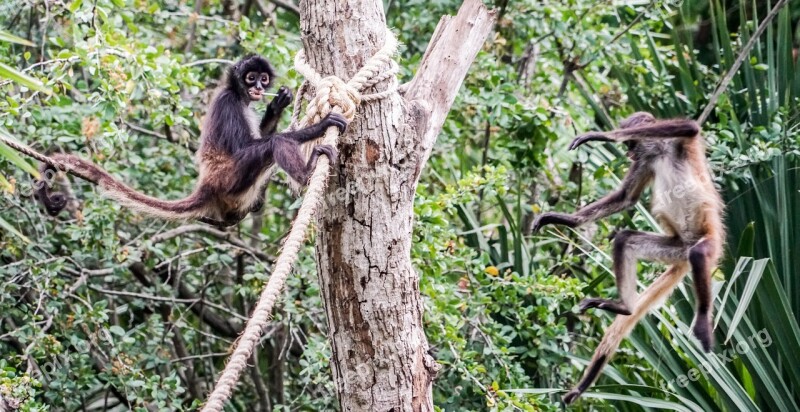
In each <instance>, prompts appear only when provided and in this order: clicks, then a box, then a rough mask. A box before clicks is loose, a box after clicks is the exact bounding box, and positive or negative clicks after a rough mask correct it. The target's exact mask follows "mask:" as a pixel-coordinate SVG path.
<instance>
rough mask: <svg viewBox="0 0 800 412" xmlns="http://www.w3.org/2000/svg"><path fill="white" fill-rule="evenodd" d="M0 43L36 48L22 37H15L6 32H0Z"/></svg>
mask: <svg viewBox="0 0 800 412" xmlns="http://www.w3.org/2000/svg"><path fill="white" fill-rule="evenodd" d="M0 41H4V42H8V43H16V44H21V45H23V46H29V47H33V46H36V45H35V44H34V43H33V42H31V41H30V40H25V39H23V38H22V37H17V36H15V35H13V34H11V33H9V32H7V31H3V30H0Z"/></svg>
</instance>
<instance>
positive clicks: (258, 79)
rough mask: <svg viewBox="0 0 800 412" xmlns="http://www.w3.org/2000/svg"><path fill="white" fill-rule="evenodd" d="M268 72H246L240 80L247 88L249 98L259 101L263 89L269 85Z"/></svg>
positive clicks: (262, 95) (262, 94)
mask: <svg viewBox="0 0 800 412" xmlns="http://www.w3.org/2000/svg"><path fill="white" fill-rule="evenodd" d="M269 80H270V77H269V73H267V72H261V73H259V72H255V71H253V72H247V74H245V75H244V78H243V79H242V81H243V82H244V86H245V88H246V89H247V94H248V95H249V96H250V100H252V101H259V100H261V98H262V97H264V90H266V89H267V87H268V86H269Z"/></svg>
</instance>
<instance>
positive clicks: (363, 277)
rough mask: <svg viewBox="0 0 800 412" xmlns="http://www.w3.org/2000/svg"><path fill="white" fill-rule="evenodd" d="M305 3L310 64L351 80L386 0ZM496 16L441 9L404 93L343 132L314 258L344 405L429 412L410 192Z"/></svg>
mask: <svg viewBox="0 0 800 412" xmlns="http://www.w3.org/2000/svg"><path fill="white" fill-rule="evenodd" d="M300 10H301V28H302V35H303V45H304V48H305V53H306V56H307V59H308V62H309V63H310V64H311V66H312V67H314V68H315V69H316V70H317V72H319V73H320V74H322V75H323V76H326V75H335V76H338V77H340V78H342V79H344V80H347V79H349V78H350V77H351V76H353V75H354V74H355V73H356V72H357V71H358V70H359V69H360V68H361V67H362V65H363V64H364V62H365V61H366V60H367V59H368V58H369V57H371V56H372V55H373V54H374V53H375V52H376V51H377V50H379V49H380V48H381V46H382V45H383V44H384V37H385V27H386V22H385V20H384V10H383V3H382V1H380V0H302V1H301V3H300ZM493 17H494V14H493V13H492V12H489V11H487V10H486V8H485V7H484V6H483V5H482V4H481V3H480V1H479V0H467V1H466V2H465V3H464V6H462V9H461V11H460V12H459V15H458V16H456V17H455V18H450V17H449V16H446V17H445V18H443V19H442V21H441V22H440V23H439V26H438V27H437V29H436V33H434V35H433V40H432V41H431V45H430V46H429V48H428V51H427V52H426V55H425V57H424V58H423V61H422V63H421V65H420V69H419V72H418V74H417V76H416V77H415V79H414V80H413V81H412V82H411V83H410V84H409V85H407V87H404V90H405V96H401V95H400V94H395V95H393V96H391V97H389V98H386V99H383V100H379V101H374V102H367V103H364V104H362V105H361V107H360V108H359V112H358V114H357V116H356V119H355V120H354V121H353V122H352V123H351V124H350V126H349V129H348V132H347V133H346V134H345V135H344V136H342V137H341V138H340V141H339V164H338V166H337V168H336V169H335V170H334V173H333V175H332V176H331V178H330V180H329V186H328V192H327V196H326V198H325V201H324V206H323V209H322V210H321V213H320V216H319V230H318V232H317V262H318V264H317V265H318V272H319V278H320V286H321V290H322V295H323V300H324V303H325V308H326V312H327V316H328V327H329V337H330V341H331V347H332V352H333V354H332V355H333V356H332V359H331V368H332V372H333V377H334V381H335V383H336V389H337V393H338V396H339V402H340V404H341V407H342V410H343V411H390V410H391V411H432V410H433V402H432V394H431V393H432V391H431V387H432V385H431V383H432V381H433V378H434V377H435V375H436V371H437V370H438V365H437V364H436V362H435V360H434V359H433V358H432V357H431V356H430V355H429V354H428V342H427V339H426V337H425V333H424V331H423V328H422V299H421V297H420V293H419V277H418V275H417V273H416V272H415V271H414V268H413V267H412V265H411V234H412V226H413V222H414V214H413V202H414V192H415V190H416V187H417V181H418V179H419V175H420V172H421V170H422V168H423V167H424V164H425V162H426V160H427V158H428V156H429V154H430V149H431V147H432V146H433V143H434V141H435V139H436V135H438V132H439V130H441V126H442V123H443V122H444V118H445V116H446V114H447V111H448V110H449V108H450V105H451V104H452V102H453V99H454V98H455V95H456V92H457V91H458V88H459V87H460V85H461V82H462V81H463V78H464V76H465V75H466V71H467V68H468V67H469V65H470V64H471V63H472V60H474V58H475V55H476V54H477V52H478V50H479V49H480V46H481V45H482V44H483V41H484V39H485V38H486V36H487V35H488V33H489V31H490V30H491V27H492V23H493ZM388 84H389V83H388V81H386V82H383V83H382V84H379V85H377V86H376V87H375V90H368V91H366V93H371V92H374V91H382V90H385V89H386V88H387V87H388ZM404 99H405V101H404Z"/></svg>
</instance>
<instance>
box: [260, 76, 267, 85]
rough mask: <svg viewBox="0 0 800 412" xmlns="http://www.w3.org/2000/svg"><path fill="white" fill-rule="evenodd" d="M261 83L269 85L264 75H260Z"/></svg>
mask: <svg viewBox="0 0 800 412" xmlns="http://www.w3.org/2000/svg"><path fill="white" fill-rule="evenodd" d="M261 83H264V84H267V83H269V76H268V75H266V74H262V75H261Z"/></svg>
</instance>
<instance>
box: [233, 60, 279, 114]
mask: <svg viewBox="0 0 800 412" xmlns="http://www.w3.org/2000/svg"><path fill="white" fill-rule="evenodd" d="M274 73H275V72H274V71H273V70H272V65H270V64H269V62H268V61H267V59H265V58H263V57H261V56H258V55H254V54H250V55H247V56H245V57H244V58H243V59H242V60H240V61H239V62H238V63H236V64H234V65H233V66H231V68H230V69H229V71H228V87H229V88H230V89H231V90H235V91H236V92H237V94H238V95H239V96H241V98H242V99H248V100H249V101H250V102H254V101H259V100H261V98H262V97H264V91H266V90H267V89H269V86H270V85H271V84H272V79H273V78H274V77H275V75H274ZM248 103H249V102H248Z"/></svg>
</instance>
